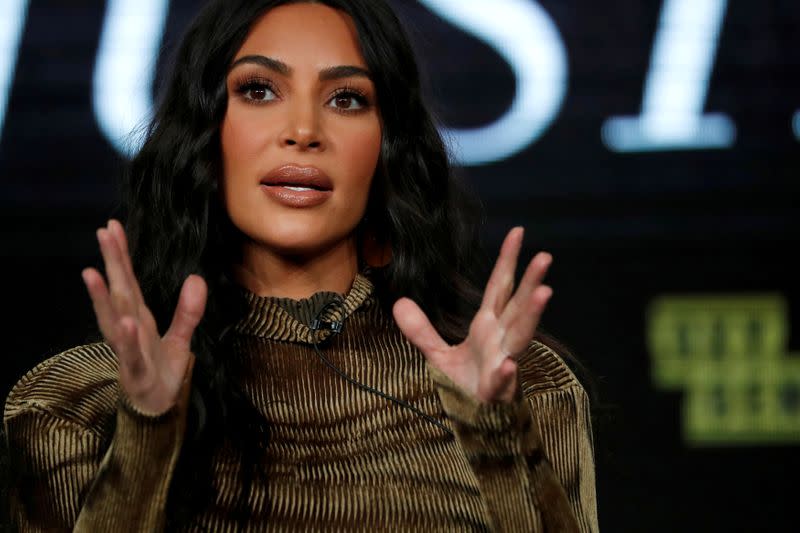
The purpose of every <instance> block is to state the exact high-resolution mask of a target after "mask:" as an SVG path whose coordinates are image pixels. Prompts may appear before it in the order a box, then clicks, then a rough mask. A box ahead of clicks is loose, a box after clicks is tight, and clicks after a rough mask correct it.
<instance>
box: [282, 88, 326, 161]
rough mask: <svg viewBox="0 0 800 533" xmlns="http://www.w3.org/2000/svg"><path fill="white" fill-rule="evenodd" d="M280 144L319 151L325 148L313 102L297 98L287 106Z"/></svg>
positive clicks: (297, 148) (303, 149)
mask: <svg viewBox="0 0 800 533" xmlns="http://www.w3.org/2000/svg"><path fill="white" fill-rule="evenodd" d="M280 144H281V146H283V147H286V148H293V149H296V150H301V151H307V150H311V151H321V150H323V149H324V148H325V143H324V140H323V135H322V131H321V127H320V117H319V113H318V112H317V111H316V110H315V109H314V104H313V103H311V102H305V101H300V100H298V101H295V102H294V103H293V105H289V106H287V116H286V125H285V127H284V128H283V131H282V132H281V136H280Z"/></svg>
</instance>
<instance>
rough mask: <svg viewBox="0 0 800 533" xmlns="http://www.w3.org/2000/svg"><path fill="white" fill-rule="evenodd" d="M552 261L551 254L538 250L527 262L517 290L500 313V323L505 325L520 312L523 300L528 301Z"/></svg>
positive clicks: (523, 304)
mask: <svg viewBox="0 0 800 533" xmlns="http://www.w3.org/2000/svg"><path fill="white" fill-rule="evenodd" d="M552 262H553V256H551V255H550V254H548V253H547V252H539V253H538V254H536V256H535V257H534V258H533V259H532V260H531V262H530V263H528V267H527V268H526V269H525V273H524V274H523V276H522V279H521V280H520V282H519V286H518V287H517V290H516V291H515V292H514V295H513V296H512V297H511V299H510V300H509V302H508V305H506V307H505V309H503V313H502V315H500V323H501V324H502V325H503V326H507V325H508V324H510V323H511V322H513V321H514V320H516V316H517V315H518V314H519V313H520V310H521V309H522V308H524V307H525V302H528V300H529V299H530V296H531V294H532V293H533V291H534V290H535V289H536V287H538V286H539V285H541V283H542V280H543V279H544V277H545V275H546V274H547V270H548V269H549V268H550V265H551V264H552Z"/></svg>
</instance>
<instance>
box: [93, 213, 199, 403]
mask: <svg viewBox="0 0 800 533" xmlns="http://www.w3.org/2000/svg"><path fill="white" fill-rule="evenodd" d="M97 240H98V241H99V243H100V251H101V253H102V256H103V261H104V263H105V270H106V275H107V276H108V285H107V284H106V282H105V280H104V279H103V276H102V275H101V274H100V273H99V272H98V271H97V270H95V269H93V268H86V269H84V271H83V272H82V277H83V281H84V283H85V284H86V289H87V290H88V291H89V296H90V297H91V299H92V305H93V307H94V313H95V315H96V317H97V323H98V325H99V326H100V331H101V332H102V333H103V336H104V337H105V339H106V342H107V343H108V344H109V345H110V346H111V348H112V349H113V350H114V352H115V353H116V354H117V357H118V358H119V381H120V385H121V386H122V389H123V390H124V392H125V393H126V395H127V397H128V399H129V401H130V402H131V403H132V404H133V406H134V407H135V408H137V409H139V410H140V411H142V412H145V413H148V414H153V415H157V414H161V413H164V412H166V411H167V410H168V409H169V408H170V407H172V406H173V405H174V404H175V403H176V402H177V400H178V396H179V392H180V391H181V388H182V385H183V384H184V382H186V381H187V380H188V379H189V378H190V377H191V365H192V363H193V361H194V356H193V355H192V353H191V350H190V342H191V338H192V334H193V333H194V329H195V328H196V327H197V324H198V323H199V322H200V319H201V318H202V316H203V312H204V310H205V304H206V297H207V294H208V289H207V287H206V283H205V281H204V280H203V278H201V277H200V276H195V275H191V276H189V277H188V278H186V281H184V283H183V287H182V288H181V293H180V296H179V298H178V305H177V307H176V309H175V314H174V316H173V318H172V323H171V325H170V327H169V329H168V330H167V332H166V334H164V336H163V337H162V336H161V335H160V334H159V332H158V328H157V326H156V321H155V319H154V318H153V314H152V313H151V312H150V310H149V309H148V308H147V305H146V304H145V302H144V298H143V297H142V291H141V289H140V287H139V282H138V281H137V280H136V277H135V275H134V273H133V266H132V265H131V260H130V254H129V252H128V243H127V239H126V238H125V231H124V230H123V228H122V225H121V224H120V223H119V222H117V221H116V220H111V221H109V223H108V226H107V227H106V228H101V229H99V230H97Z"/></svg>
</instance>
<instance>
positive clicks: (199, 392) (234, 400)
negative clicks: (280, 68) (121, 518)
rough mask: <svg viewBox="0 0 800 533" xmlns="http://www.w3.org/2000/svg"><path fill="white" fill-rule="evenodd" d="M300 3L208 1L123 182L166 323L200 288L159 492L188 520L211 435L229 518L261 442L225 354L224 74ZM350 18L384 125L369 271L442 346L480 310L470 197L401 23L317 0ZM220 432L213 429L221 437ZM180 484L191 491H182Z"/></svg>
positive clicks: (228, 232) (372, 6)
mask: <svg viewBox="0 0 800 533" xmlns="http://www.w3.org/2000/svg"><path fill="white" fill-rule="evenodd" d="M296 1H297V0H214V1H212V2H210V3H209V4H208V5H207V6H206V7H205V9H203V11H202V12H201V13H200V14H199V15H198V16H197V17H196V18H195V20H194V21H193V22H192V24H191V25H190V27H189V28H188V30H187V33H186V34H185V36H184V38H183V40H182V42H181V44H180V46H179V48H178V49H177V52H176V55H175V57H174V59H173V62H172V65H171V69H170V72H171V75H170V77H169V79H168V80H167V83H166V85H165V87H164V91H163V93H162V97H161V98H160V100H159V103H158V106H157V110H156V113H155V115H154V118H153V120H152V122H151V124H150V125H149V128H148V130H147V132H146V136H145V142H144V144H143V146H142V148H141V150H140V151H139V152H138V154H137V155H136V156H135V157H134V158H133V160H132V161H131V162H130V165H129V167H128V169H127V171H126V177H125V180H124V187H123V206H124V214H123V216H124V217H125V218H126V227H127V232H128V235H129V239H130V243H131V253H132V258H133V263H134V268H135V271H136V275H137V277H138V279H139V281H140V284H141V286H142V290H143V293H144V296H145V299H146V301H147V303H148V305H149V307H150V309H151V310H152V312H153V314H154V316H155V317H156V320H157V322H158V324H159V327H160V328H163V329H162V331H163V330H165V329H166V328H167V326H168V324H169V321H170V319H171V317H172V312H173V310H174V308H175V305H176V303H177V298H178V294H179V291H180V287H181V285H182V284H183V282H184V280H185V279H186V277H187V276H188V275H189V274H192V273H195V274H200V275H201V276H203V277H204V278H205V280H206V282H207V284H208V287H209V293H208V302H207V306H206V312H205V315H204V317H203V320H202V321H201V323H200V325H199V326H198V328H197V330H196V332H195V335H194V338H193V341H192V349H193V352H194V354H195V356H196V362H195V370H194V375H193V380H192V393H191V403H190V407H189V422H188V423H189V426H188V429H187V438H186V441H185V445H184V447H183V450H182V454H181V459H180V461H179V466H178V469H177V471H176V473H175V477H174V479H173V483H172V486H171V487H172V488H171V491H170V496H169V507H170V512H169V513H168V515H169V516H170V520H171V524H172V525H173V526H178V525H180V524H182V523H183V524H185V523H186V522H188V521H189V520H191V517H192V515H193V514H195V513H196V512H197V511H198V510H199V508H200V507H201V506H202V505H204V504H205V503H207V501H208V498H210V497H211V496H212V495H211V494H210V493H209V492H202V491H201V492H198V490H197V488H198V487H207V488H208V489H209V490H210V487H211V483H210V477H209V476H210V468H211V458H212V453H213V450H214V449H215V448H216V447H217V446H219V445H220V443H221V440H220V439H222V438H225V439H230V441H231V442H233V443H234V444H235V445H236V448H235V449H238V450H242V451H241V460H242V464H243V467H244V468H243V470H242V472H243V473H244V483H243V485H244V486H243V487H242V488H241V493H240V496H239V507H240V509H239V512H240V513H241V515H240V517H239V518H240V519H241V520H244V519H246V509H245V506H244V504H245V502H246V500H247V495H248V491H249V490H250V486H251V484H252V480H253V479H254V478H253V476H256V475H259V468H258V464H257V463H258V458H259V457H260V453H261V452H262V451H263V448H264V446H265V444H266V442H267V439H268V438H269V428H268V427H265V424H264V421H263V418H262V419H260V418H259V416H258V414H257V413H256V411H255V408H254V407H253V406H252V405H251V404H250V402H249V401H248V400H247V399H246V398H245V396H244V395H243V393H242V391H241V390H239V389H238V387H237V383H236V379H235V378H234V377H233V376H234V374H235V369H232V368H231V367H230V365H231V363H230V362H229V361H228V359H229V358H226V351H227V350H229V344H228V342H229V338H230V335H229V333H230V331H231V329H232V326H233V325H234V324H235V323H236V322H237V320H239V319H240V318H241V316H242V313H243V312H244V309H243V302H242V300H241V298H240V297H237V295H239V294H240V292H238V291H237V290H235V286H234V284H233V282H232V278H231V276H230V271H229V268H230V265H231V263H232V261H233V260H234V258H235V257H236V254H237V253H238V250H236V249H235V248H234V246H232V245H231V243H236V242H238V241H239V239H238V238H237V230H236V229H235V228H233V227H232V224H231V222H230V220H229V219H228V216H227V213H226V212H225V210H224V208H223V205H222V203H221V200H220V195H219V178H220V175H221V168H222V166H221V149H220V124H221V122H222V120H223V117H224V115H225V112H226V106H227V98H228V95H227V90H226V84H225V78H226V75H227V72H228V69H229V66H230V64H231V62H232V60H233V58H234V55H235V53H236V52H237V50H238V49H239V48H240V47H241V45H242V44H243V42H244V40H245V38H246V37H247V35H248V32H249V30H250V28H251V27H252V25H253V24H254V22H255V21H256V20H257V19H258V18H259V17H260V16H262V15H263V14H264V13H265V12H266V11H268V10H269V9H271V8H274V7H276V6H279V5H282V4H287V3H293V2H296ZM319 3H323V4H326V5H328V6H331V7H333V8H335V9H338V10H341V11H343V12H345V13H347V14H349V15H350V17H351V18H352V20H353V21H354V23H355V27H356V29H357V32H358V39H359V42H360V45H361V52H362V54H363V57H364V59H365V61H366V64H367V66H368V68H369V70H370V72H371V74H372V77H373V78H372V79H373V81H374V84H375V88H376V92H377V100H378V107H379V110H380V115H381V119H382V123H383V132H382V145H381V153H380V158H379V163H378V167H377V169H376V174H375V176H374V179H373V182H372V188H371V190H370V196H369V201H368V204H367V209H366V215H367V216H366V219H367V220H368V221H369V228H370V231H371V232H372V233H373V234H374V235H375V237H376V238H377V240H378V242H380V243H384V244H389V245H390V246H391V250H392V259H391V262H390V263H389V264H388V265H387V266H386V267H384V268H379V269H375V270H373V271H372V272H371V278H372V281H373V283H374V284H375V287H376V296H377V298H378V300H379V301H380V302H381V304H382V305H383V306H384V307H386V308H388V307H389V306H391V304H392V303H393V302H394V301H396V299H397V298H399V297H401V296H408V297H410V298H412V299H413V300H415V301H416V302H417V303H418V304H419V305H420V307H421V308H422V309H423V310H424V311H425V312H426V313H427V315H428V317H430V319H431V321H432V323H433V324H434V326H435V327H436V328H437V330H438V331H439V332H440V333H441V334H442V336H443V337H444V338H445V339H447V340H448V341H450V342H458V341H460V340H461V339H463V338H464V336H465V335H466V332H467V330H468V326H469V322H470V320H471V318H472V316H473V315H474V312H475V310H476V309H477V307H478V304H479V300H480V293H481V291H479V290H478V289H477V288H476V287H477V286H476V283H475V280H476V276H477V275H479V272H480V268H482V266H480V261H479V260H476V259H477V258H479V257H485V255H484V253H483V250H482V248H481V247H480V244H479V242H480V239H479V224H480V222H481V215H480V213H481V211H480V207H479V204H478V203H477V201H476V200H475V199H474V197H473V196H472V195H471V194H470V193H469V192H468V191H467V189H466V188H465V187H464V185H463V184H462V183H461V182H460V181H458V180H457V179H456V178H455V177H454V175H453V172H452V171H451V168H450V165H449V162H448V156H447V151H446V149H445V145H444V143H443V140H442V138H441V136H440V134H439V133H438V131H437V128H436V125H435V123H434V120H433V119H432V116H431V113H430V112H429V111H428V109H427V108H426V106H425V103H424V102H423V98H422V89H421V84H420V76H419V71H418V67H417V64H416V60H415V57H414V53H413V50H412V47H411V45H410V42H409V40H408V38H407V36H406V33H405V31H404V30H403V28H402V26H401V23H400V21H399V20H398V18H397V16H396V15H395V13H394V12H393V11H392V10H391V8H390V7H389V6H388V4H387V3H386V2H385V1H383V0H322V1H320V2H319ZM221 435H224V437H220V436H221ZM189 486H191V490H186V489H187V488H188V487H189Z"/></svg>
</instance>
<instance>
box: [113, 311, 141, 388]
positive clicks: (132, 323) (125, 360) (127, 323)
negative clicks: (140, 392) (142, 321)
mask: <svg viewBox="0 0 800 533" xmlns="http://www.w3.org/2000/svg"><path fill="white" fill-rule="evenodd" d="M118 329H119V332H118V334H117V339H118V341H117V343H116V346H114V347H113V348H114V351H115V352H116V354H117V358H118V360H119V372H120V378H121V380H122V382H123V383H126V384H127V385H128V386H129V387H128V388H129V389H130V387H131V386H135V385H136V384H137V383H138V382H141V380H142V377H143V376H144V375H145V374H146V371H147V367H146V364H145V360H144V358H143V357H142V350H141V347H140V344H139V327H138V324H137V323H136V320H135V319H134V318H133V317H130V316H126V317H123V318H122V319H120V321H119V324H118Z"/></svg>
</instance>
